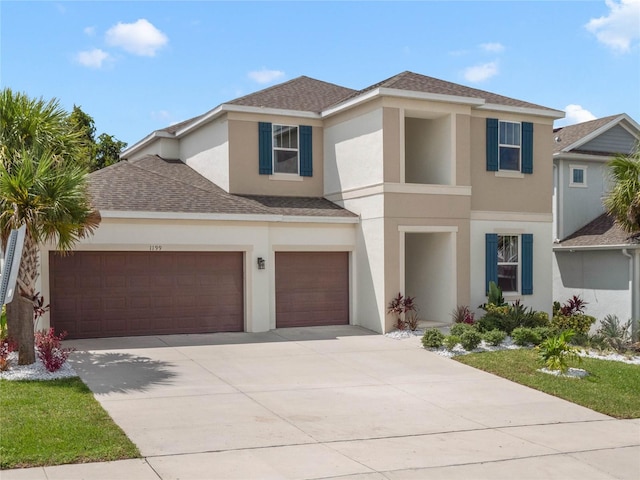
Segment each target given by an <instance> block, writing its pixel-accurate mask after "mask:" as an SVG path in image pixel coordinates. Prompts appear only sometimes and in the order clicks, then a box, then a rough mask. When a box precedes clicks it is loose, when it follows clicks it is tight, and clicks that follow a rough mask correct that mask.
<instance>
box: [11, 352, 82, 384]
mask: <svg viewBox="0 0 640 480" xmlns="http://www.w3.org/2000/svg"><path fill="white" fill-rule="evenodd" d="M8 358H9V361H10V362H11V367H10V368H9V370H6V371H4V372H0V379H2V380H58V379H60V378H71V377H77V376H78V374H77V373H76V372H75V370H74V369H73V367H72V366H71V365H70V364H69V362H64V364H63V365H62V367H61V368H60V369H59V370H56V371H55V372H49V371H47V369H46V368H45V367H44V364H43V363H42V362H41V361H40V360H39V359H38V358H37V357H36V361H35V363H32V364H31V365H18V354H17V353H16V352H11V353H10V354H9V357H8Z"/></svg>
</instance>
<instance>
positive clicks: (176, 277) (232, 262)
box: [42, 72, 564, 337]
mask: <svg viewBox="0 0 640 480" xmlns="http://www.w3.org/2000/svg"><path fill="white" fill-rule="evenodd" d="M563 116H564V114H563V112H561V111H558V110H553V109H549V108H546V107H542V106H538V105H535V104H531V103H528V102H524V101H521V100H516V99H513V98H508V97H504V96H501V95H496V94H493V93H489V92H485V91H481V90H476V89H472V88H469V87H465V86H462V85H457V84H454V83H450V82H445V81H442V80H438V79H435V78H430V77H426V76H423V75H418V74H415V73H411V72H404V73H401V74H399V75H396V76H394V77H392V78H390V79H388V80H385V81H383V82H380V83H378V84H376V85H373V86H371V87H368V88H365V89H364V90H352V89H349V88H344V87H341V86H338V85H333V84H330V83H326V82H322V81H319V80H314V79H312V78H308V77H299V78H296V79H293V80H290V81H288V82H285V83H282V84H279V85H275V86H273V87H270V88H267V89H265V90H261V91H259V92H256V93H253V94H250V95H247V96H244V97H241V98H238V99H235V100H232V101H230V102H227V103H224V104H222V105H220V106H218V107H216V108H215V109H213V110H211V111H209V112H207V113H205V114H204V115H201V116H198V117H196V118H193V119H191V120H187V121H185V122H182V123H180V124H177V125H173V126H171V127H169V128H167V129H164V130H158V131H155V132H153V133H151V134H150V135H149V136H147V137H146V138H144V139H142V140H140V141H139V142H137V143H136V144H134V145H132V146H131V147H129V148H128V149H127V150H126V151H125V152H124V153H123V155H122V156H123V158H125V159H126V160H127V161H123V162H121V163H119V164H116V165H113V166H111V167H108V168H105V169H104V170H101V171H98V172H95V173H93V174H92V175H91V193H92V195H93V198H94V202H95V205H96V207H97V208H98V209H99V210H100V212H101V214H102V224H101V226H100V228H99V229H98V230H97V232H96V234H95V235H94V236H92V237H91V238H89V239H87V240H84V241H82V242H81V243H79V244H78V245H77V248H76V251H75V254H74V255H70V256H66V257H64V256H63V257H61V256H58V255H56V254H54V253H53V252H50V251H45V252H44V253H45V254H44V255H43V256H42V272H43V275H42V292H43V293H44V295H45V296H46V297H47V298H51V313H50V315H51V324H52V325H53V326H55V327H56V328H57V329H59V330H62V329H65V330H67V331H69V332H70V336H72V337H83V336H85V337H98V336H118V335H134V334H136V335H139V334H152V333H153V334H160V333H195V332H216V331H249V332H260V331H266V330H269V329H273V328H276V327H285V326H306V325H325V324H330V325H335V324H347V323H349V324H354V325H361V326H363V327H366V328H369V329H371V330H374V331H377V332H386V331H389V330H391V329H393V323H394V318H393V316H391V315H387V305H388V303H389V301H390V300H391V299H392V298H393V297H394V296H395V295H397V293H398V292H402V293H404V294H406V295H411V296H415V297H416V301H417V304H418V306H419V307H420V312H419V313H420V315H421V317H422V319H423V320H429V321H438V322H450V321H451V317H450V314H451V311H452V310H453V309H454V308H455V307H456V305H460V304H464V305H470V306H471V307H473V308H476V307H477V306H478V305H480V304H482V303H484V302H485V301H486V290H487V285H488V282H489V281H491V280H493V281H497V282H498V283H499V284H500V285H501V286H502V287H503V289H504V291H505V296H506V298H507V299H508V300H515V299H521V300H522V301H523V302H524V303H525V304H526V305H529V306H531V307H533V308H535V309H537V310H545V311H550V309H551V300H552V291H551V274H552V272H551V248H550V246H549V242H548V239H549V238H550V237H551V235H552V205H551V196H552V195H551V194H552V192H551V189H552V182H551V179H552V166H551V164H550V163H549V162H548V158H549V157H550V156H551V155H552V148H553V145H552V143H553V135H552V129H553V121H554V120H555V119H558V118H561V117H563Z"/></svg>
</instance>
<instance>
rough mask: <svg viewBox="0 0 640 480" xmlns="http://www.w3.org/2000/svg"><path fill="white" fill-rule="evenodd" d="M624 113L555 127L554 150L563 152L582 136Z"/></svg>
mask: <svg viewBox="0 0 640 480" xmlns="http://www.w3.org/2000/svg"><path fill="white" fill-rule="evenodd" d="M621 115H622V114H618V115H610V116H608V117H602V118H597V119H595V120H590V121H588V122H582V123H576V124H575V125H567V126H566V127H560V128H555V129H554V130H553V133H554V137H555V142H554V144H553V152H554V153H559V152H562V151H563V150H564V149H565V148H567V147H568V146H570V145H573V144H574V143H576V142H577V141H578V140H580V139H581V138H584V137H586V136H588V135H590V134H592V133H593V132H595V131H596V130H598V129H600V128H602V127H604V126H605V125H607V124H608V123H611V122H612V121H613V120H615V119H616V118H618V117H620V116H621Z"/></svg>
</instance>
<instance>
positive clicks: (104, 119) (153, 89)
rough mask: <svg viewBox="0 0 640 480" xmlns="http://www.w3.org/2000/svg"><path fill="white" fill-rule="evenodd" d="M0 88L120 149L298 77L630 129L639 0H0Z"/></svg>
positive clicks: (637, 110) (638, 79)
mask: <svg viewBox="0 0 640 480" xmlns="http://www.w3.org/2000/svg"><path fill="white" fill-rule="evenodd" d="M0 15H1V17H0V20H1V34H0V35H1V37H0V40H1V44H0V48H1V50H0V54H1V55H0V59H1V60H0V62H1V63H0V68H1V70H0V83H1V85H2V87H11V88H12V89H14V90H18V91H23V92H25V93H27V94H28V95H30V96H32V97H44V98H45V99H50V98H53V97H55V98H57V99H59V101H60V103H61V105H62V106H63V107H64V108H65V109H67V110H71V109H72V108H73V105H74V104H75V105H79V106H81V107H82V109H83V110H84V111H85V112H86V113H88V114H89V115H91V116H92V117H93V118H94V120H95V122H96V129H97V133H98V134H100V133H103V132H104V133H109V134H111V135H115V136H116V137H117V138H118V139H120V140H123V141H126V142H128V143H129V144H130V145H131V144H132V143H135V142H136V141H138V140H140V139H141V138H143V137H144V136H145V135H147V134H149V133H151V132H152V131H153V130H156V129H158V128H164V127H166V126H169V125H170V124H172V123H176V122H179V121H182V120H185V119H187V118H190V117H193V116H195V115H199V114H201V113H204V112H206V111H208V110H210V109H212V108H214V107H216V106H217V105H219V104H221V103H224V102H225V101H228V100H231V99H234V98H237V97H239V96H241V95H245V94H248V93H251V92H254V91H257V90H260V89H262V88H265V87H268V86H270V85H273V84H275V83H279V82H282V81H286V80H289V79H292V78H295V77H298V76H300V75H306V76H310V77H313V78H317V79H319V80H324V81H327V82H331V83H336V84H339V85H343V86H345V87H349V88H354V89H360V88H364V87H367V86H369V85H372V84H374V83H377V82H379V81H381V80H384V79H386V78H388V77H391V76H393V75H395V74H397V73H400V72H402V71H405V70H410V71H413V72H416V73H421V74H424V75H429V76H432V77H437V78H441V79H443V80H447V81H451V82H456V83H461V84H463V85H468V86H472V87H475V88H480V89H483V90H488V91H491V92H495V93H499V94H502V95H506V96H510V97H514V98H518V99H521V100H526V101H529V102H533V103H537V104H541V105H544V106H547V107H551V108H555V109H558V110H566V111H567V112H568V113H567V119H566V120H564V121H560V122H558V125H561V124H569V123H577V122H579V121H584V120H589V119H592V118H596V117H602V116H607V115H612V114H616V113H621V112H625V113H628V114H629V115H631V116H632V117H633V118H634V119H635V120H636V121H638V122H640V0H607V1H600V0H598V1H565V2H545V1H535V2H520V1H501V2H485V1H474V2H460V1H449V2H432V1H425V2H356V1H353V2H338V1H334V2H303V1H299V2H269V1H263V2H242V1H237V2H214V1H193V2H188V1H180V2H174V1H138V2H127V1H111V2H107V1H105V2H99V1H96V2H79V1H66V2H65V1H58V2H54V1H51V2H49V1H40V2H31V1H18V2H14V1H7V0H3V1H2V2H0Z"/></svg>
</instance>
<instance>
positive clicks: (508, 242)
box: [498, 235, 520, 293]
mask: <svg viewBox="0 0 640 480" xmlns="http://www.w3.org/2000/svg"><path fill="white" fill-rule="evenodd" d="M519 243H520V237H519V236H518V235H498V286H499V287H500V288H501V289H502V291H503V292H505V293H517V292H519V291H520V289H519V285H518V279H519V278H520V275H519V274H518V272H519V271H520V256H519V255H518V250H519Z"/></svg>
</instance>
